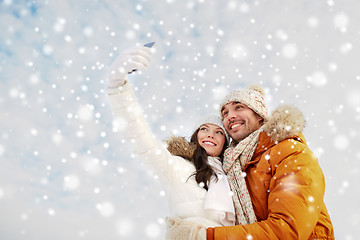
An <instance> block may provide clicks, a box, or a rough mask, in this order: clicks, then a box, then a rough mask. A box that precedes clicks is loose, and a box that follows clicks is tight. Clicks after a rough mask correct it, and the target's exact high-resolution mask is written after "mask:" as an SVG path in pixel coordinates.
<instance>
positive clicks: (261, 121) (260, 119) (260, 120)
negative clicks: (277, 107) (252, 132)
mask: <svg viewBox="0 0 360 240" xmlns="http://www.w3.org/2000/svg"><path fill="white" fill-rule="evenodd" d="M256 119H257V120H258V121H259V123H260V124H262V123H264V118H262V117H260V116H259V115H258V114H256Z"/></svg>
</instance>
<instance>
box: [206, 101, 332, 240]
mask: <svg viewBox="0 0 360 240" xmlns="http://www.w3.org/2000/svg"><path fill="white" fill-rule="evenodd" d="M272 116H275V117H271V118H270V119H269V121H268V122H266V123H265V126H264V132H262V133H261V134H260V136H259V143H258V145H257V149H256V150H255V153H254V156H253V158H252V160H251V162H249V163H248V164H247V165H246V167H245V169H244V171H245V172H246V174H247V175H246V183H247V187H248V190H249V193H250V196H251V200H252V203H253V207H254V211H255V214H256V217H257V220H258V222H255V223H253V224H249V225H236V226H227V227H216V228H208V229H207V239H208V240H213V239H215V240H220V239H224V240H232V239H254V240H255V239H261V240H263V239H286V240H289V239H302V240H307V239H314V240H315V239H334V231H333V226H332V223H331V220H330V217H329V214H328V212H327V209H326V207H325V204H324V201H323V198H324V193H325V180H324V175H323V172H322V170H321V168H320V166H319V163H318V160H317V158H316V156H315V155H314V154H313V153H312V152H311V151H310V150H309V148H308V146H307V144H306V141H305V139H304V136H303V135H302V134H301V132H300V131H301V130H302V128H303V125H304V124H305V121H304V120H303V116H302V114H301V113H300V112H299V110H297V109H296V108H294V107H289V106H282V107H280V108H278V109H277V110H276V111H275V112H274V113H273V114H272ZM301 118H302V119H301Z"/></svg>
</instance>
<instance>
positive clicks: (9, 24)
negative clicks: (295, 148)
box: [0, 0, 360, 240]
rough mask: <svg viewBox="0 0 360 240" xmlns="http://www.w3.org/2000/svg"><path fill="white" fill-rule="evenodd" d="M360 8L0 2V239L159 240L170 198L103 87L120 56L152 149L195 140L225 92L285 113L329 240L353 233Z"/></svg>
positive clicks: (327, 1) (325, 0)
mask: <svg viewBox="0 0 360 240" xmlns="http://www.w3.org/2000/svg"><path fill="white" fill-rule="evenodd" d="M359 11H360V2H359V1H358V0H341V1H340V0H337V1H336V0H321V1H313V0H303V1H300V0H294V1H286V0H271V1H270V0H264V1H262V0H259V1H240V0H239V1H235V0H224V1H215V0H184V1H182V0H142V1H136V0H135V1H134V0H121V1H115V0H103V1H101V0H97V1H96V0H85V1H75V0H73V1H71V0H64V1H25V0H17V1H15V0H0V29H1V31H0V112H1V114H0V163H1V167H0V223H1V224H0V239H4V240H8V239H9V240H10V239H11V240H13V239H15V240H17V239H37V240H45V239H53V240H60V239H61V240H63V239H89V240H95V239H96V240H97V239H107V240H112V239H163V235H164V230H165V225H164V218H165V217H166V216H167V214H168V208H167V200H166V193H165V192H164V189H163V188H162V186H160V185H159V183H157V182H156V180H154V179H153V177H152V176H151V175H150V174H148V172H147V170H146V169H145V168H144V167H143V166H142V165H141V163H140V162H139V161H138V160H137V159H136V158H134V157H133V156H132V153H131V150H130V149H129V146H128V145H127V144H126V143H124V141H123V140H122V136H121V135H119V134H118V133H116V132H114V131H113V128H112V115H111V111H110V108H109V104H108V102H107V99H106V97H105V94H104V91H103V89H104V88H105V83H104V79H105V74H106V70H107V67H108V66H109V65H110V63H111V62H112V61H113V60H114V59H115V57H116V56H117V54H119V52H121V51H122V50H124V49H127V48H129V47H133V46H136V45H141V44H144V43H147V42H150V41H156V47H155V53H154V55H153V61H152V63H151V66H150V68H149V69H148V70H147V71H146V72H143V73H137V74H134V75H133V76H131V77H129V79H130V81H131V82H132V83H133V85H134V86H135V89H136V95H137V97H138V100H139V102H140V103H141V105H142V106H143V109H144V112H145V113H146V115H147V118H148V120H149V124H150V126H151V128H152V130H153V131H154V134H155V135H156V136H157V137H158V138H159V139H164V138H166V137H168V136H170V135H172V134H176V135H182V136H189V134H190V133H191V132H190V131H191V129H192V124H193V123H194V121H196V120H197V119H198V118H199V117H200V116H202V115H203V114H209V113H217V108H218V104H219V102H220V101H221V99H222V97H223V96H224V95H225V94H226V93H227V92H228V91H230V90H233V89H236V88H240V87H244V86H246V85H250V84H253V83H261V84H263V86H264V87H265V89H266V92H267V93H266V94H267V102H268V105H269V108H270V110H273V109H275V108H276V107H277V106H278V105H280V104H283V103H287V104H293V105H295V106H297V107H299V108H300V109H301V111H303V113H304V115H305V117H306V120H307V126H306V129H305V131H304V134H305V137H306V139H307V140H308V143H309V145H310V148H311V149H312V150H313V151H314V153H315V154H316V155H317V156H318V157H319V162H320V165H321V167H322V169H323V171H324V174H325V180H326V184H327V189H326V195H325V202H326V205H327V208H328V210H329V213H330V216H331V218H332V221H333V224H334V228H335V234H336V239H345V240H353V239H356V238H357V237H358V236H359V235H360V230H359V229H360V226H359V221H360V211H359V210H360V207H359V202H360V192H359V190H358V189H359V187H356V186H357V185H358V183H359V181H360V172H359V167H360V163H359V162H360V150H359V134H360V68H359V62H360V44H359V42H360V41H359V37H360V15H359Z"/></svg>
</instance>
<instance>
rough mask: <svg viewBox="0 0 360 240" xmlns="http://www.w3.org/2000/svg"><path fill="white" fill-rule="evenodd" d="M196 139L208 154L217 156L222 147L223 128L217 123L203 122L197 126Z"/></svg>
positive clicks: (223, 141)
mask: <svg viewBox="0 0 360 240" xmlns="http://www.w3.org/2000/svg"><path fill="white" fill-rule="evenodd" d="M197 140H198V143H199V145H200V146H201V147H202V148H204V149H205V151H206V153H207V154H208V155H209V156H212V157H218V156H220V154H221V152H222V150H223V148H224V144H225V133H224V130H222V128H221V127H219V126H217V125H214V124H210V123H209V124H204V125H201V126H200V128H199V132H198V133H197Z"/></svg>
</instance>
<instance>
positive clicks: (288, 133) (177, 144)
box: [165, 105, 306, 159]
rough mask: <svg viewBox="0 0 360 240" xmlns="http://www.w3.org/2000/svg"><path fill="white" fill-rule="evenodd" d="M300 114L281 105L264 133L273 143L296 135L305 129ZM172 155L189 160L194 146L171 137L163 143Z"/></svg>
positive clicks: (272, 114)
mask: <svg viewBox="0 0 360 240" xmlns="http://www.w3.org/2000/svg"><path fill="white" fill-rule="evenodd" d="M305 123H306V122H305V119H304V116H303V114H302V112H301V111H300V110H299V109H298V108H297V107H294V106H291V105H281V106H279V107H278V108H276V109H275V110H274V111H273V112H272V113H271V116H269V118H268V120H267V121H266V122H265V124H264V132H266V134H267V135H268V136H269V137H271V140H272V141H274V142H280V141H283V140H285V139H287V138H290V137H292V136H296V135H298V134H299V133H300V132H301V131H302V130H303V129H304V127H305ZM165 142H166V143H167V145H168V147H167V149H168V150H169V152H170V153H171V154H172V155H175V156H180V157H183V158H186V159H190V158H191V157H192V155H193V154H194V151H195V148H196V146H195V144H194V143H190V142H189V141H188V140H187V139H186V138H184V137H177V136H172V137H170V138H168V139H167V140H166V141H165Z"/></svg>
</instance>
